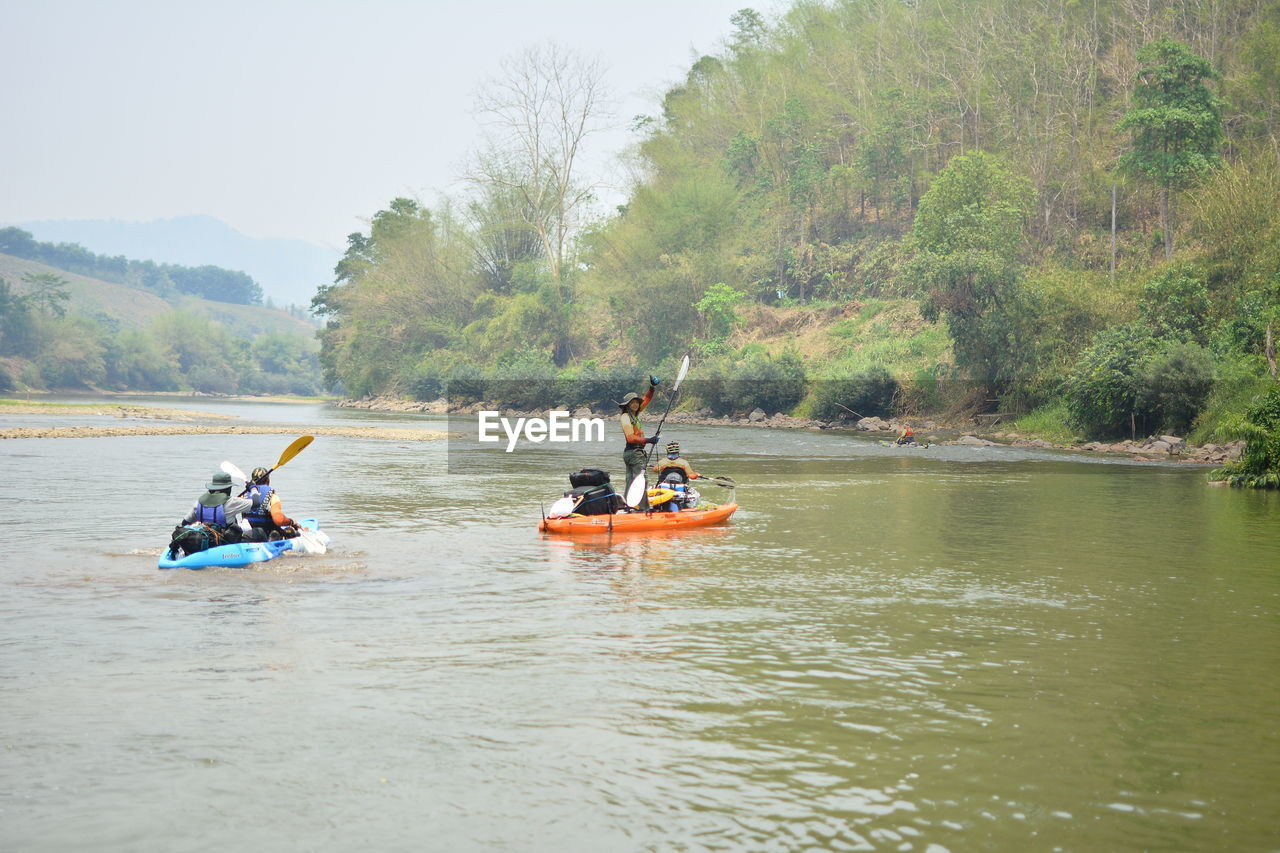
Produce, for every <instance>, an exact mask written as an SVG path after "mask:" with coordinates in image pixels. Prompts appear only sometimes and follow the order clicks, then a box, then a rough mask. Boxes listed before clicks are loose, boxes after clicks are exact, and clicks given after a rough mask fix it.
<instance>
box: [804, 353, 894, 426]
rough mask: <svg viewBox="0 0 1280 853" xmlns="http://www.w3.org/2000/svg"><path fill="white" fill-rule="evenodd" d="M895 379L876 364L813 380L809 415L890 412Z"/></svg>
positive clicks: (827, 417) (832, 417) (829, 416)
mask: <svg viewBox="0 0 1280 853" xmlns="http://www.w3.org/2000/svg"><path fill="white" fill-rule="evenodd" d="M897 393H898V381H897V380H896V379H894V378H893V375H892V374H890V373H889V371H888V370H887V369H885V368H884V367H881V366H879V365H876V366H873V367H869V368H867V369H865V370H863V371H860V372H858V373H854V374H847V375H829V376H828V377H827V378H826V379H822V380H820V381H819V382H817V383H816V385H815V387H814V392H813V397H814V399H813V406H812V411H813V415H814V417H816V418H819V419H822V420H836V419H838V418H842V417H849V416H850V414H851V412H855V413H857V416H860V417H886V416H888V415H891V414H893V409H894V398H895V397H896V395H897Z"/></svg>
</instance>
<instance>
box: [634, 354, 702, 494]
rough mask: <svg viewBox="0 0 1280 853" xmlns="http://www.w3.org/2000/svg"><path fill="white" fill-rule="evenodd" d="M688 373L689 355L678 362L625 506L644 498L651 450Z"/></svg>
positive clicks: (656, 442) (660, 433) (654, 446)
mask: <svg viewBox="0 0 1280 853" xmlns="http://www.w3.org/2000/svg"><path fill="white" fill-rule="evenodd" d="M688 372H689V354H688V353H685V356H684V358H683V359H681V361H680V372H679V373H677V374H676V381H675V384H674V385H672V386H671V393H670V394H669V395H668V396H667V410H666V411H665V412H663V413H662V418H661V419H660V420H659V421H658V428H657V429H655V430H654V431H653V438H654V441H653V444H651V445H649V452H648V453H646V454H645V456H644V467H643V468H641V469H640V473H639V474H637V475H636V476H635V479H634V480H632V481H631V484H630V485H629V486H627V494H626V497H625V500H626V502H627V506H629V507H635V506H637V505H638V504H639V503H640V499H641V498H643V497H644V490H645V487H646V482H647V481H646V480H645V471H647V470H648V468H649V460H650V459H652V458H653V450H654V448H656V447H657V446H658V441H657V439H658V436H660V435H662V425H663V424H664V423H666V422H667V415H669V414H670V413H671V404H672V403H674V402H675V400H676V392H677V391H679V390H680V383H681V382H683V381H684V377H685V375H686V374H687V373H688Z"/></svg>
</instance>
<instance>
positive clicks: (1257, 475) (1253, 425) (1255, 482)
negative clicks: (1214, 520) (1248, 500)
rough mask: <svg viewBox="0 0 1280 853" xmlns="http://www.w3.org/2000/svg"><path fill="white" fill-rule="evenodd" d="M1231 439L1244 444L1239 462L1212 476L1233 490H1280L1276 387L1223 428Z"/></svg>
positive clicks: (1279, 399)
mask: <svg viewBox="0 0 1280 853" xmlns="http://www.w3.org/2000/svg"><path fill="white" fill-rule="evenodd" d="M1224 432H1226V433H1227V434H1228V435H1229V436H1230V437H1232V438H1243V439H1244V440H1245V446H1244V452H1243V453H1242V454H1241V456H1240V459H1239V460H1238V461H1236V462H1234V463H1232V464H1230V465H1226V466H1224V467H1222V468H1219V469H1218V470H1216V471H1214V472H1213V476H1214V477H1215V478H1217V479H1220V480H1226V481H1227V482H1228V483H1230V484H1231V485H1233V486H1247V487H1250V488H1255V489H1275V488H1280V385H1275V384H1273V385H1272V386H1271V387H1270V389H1268V391H1267V393H1266V394H1263V395H1262V396H1261V397H1258V398H1256V399H1255V400H1254V403H1253V405H1251V406H1250V407H1249V410H1248V411H1247V412H1245V416H1244V417H1243V418H1237V419H1235V420H1234V421H1232V422H1231V423H1229V424H1227V425H1226V426H1225V427H1224Z"/></svg>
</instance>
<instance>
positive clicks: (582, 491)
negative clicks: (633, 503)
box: [565, 483, 622, 515]
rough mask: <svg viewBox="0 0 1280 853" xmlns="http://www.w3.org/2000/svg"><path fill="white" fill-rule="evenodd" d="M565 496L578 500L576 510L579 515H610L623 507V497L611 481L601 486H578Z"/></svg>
mask: <svg viewBox="0 0 1280 853" xmlns="http://www.w3.org/2000/svg"><path fill="white" fill-rule="evenodd" d="M565 496H566V497H570V498H573V499H574V501H576V502H577V508H576V509H575V510H574V512H576V513H578V514H579V515H609V514H610V513H613V512H616V511H617V510H619V509H621V508H622V497H621V496H620V495H619V494H618V493H617V492H615V491H614V490H613V486H612V485H610V484H609V483H604V484H603V485H599V486H578V487H577V488H575V489H573V490H572V491H569V492H566V493H565Z"/></svg>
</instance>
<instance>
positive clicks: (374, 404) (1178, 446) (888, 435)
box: [335, 396, 1244, 465]
mask: <svg viewBox="0 0 1280 853" xmlns="http://www.w3.org/2000/svg"><path fill="white" fill-rule="evenodd" d="M335 405H337V406H339V407H342V408H348V409H364V410H367V411H375V412H404V413H409V414H412V413H417V414H429V415H471V414H475V413H477V412H479V411H481V410H485V409H492V408H494V407H493V406H486V405H483V404H478V403H477V404H470V405H465V406H450V405H449V403H448V402H447V401H445V400H443V399H441V400H431V401H425V402H424V401H418V400H402V399H398V398H395V397H388V396H383V397H366V398H364V399H360V400H339V401H337V402H336V403H335ZM503 414H504V415H508V416H513V415H537V414H541V413H535V412H514V411H504V412H503ZM572 414H573V416H574V417H605V418H608V417H613V416H614V414H616V413H615V412H613V411H608V412H601V411H592V410H590V409H587V408H579V409H577V410H576V411H574V412H573V413H572ZM667 422H668V423H672V424H689V425H692V426H739V427H758V428H763V429H821V430H841V431H847V432H852V433H858V432H867V433H872V434H878V436H879V437H881V438H884V439H892V438H896V437H897V436H898V434H899V433H900V432H901V431H902V427H903V426H905V425H908V424H909V425H910V426H911V428H912V429H913V430H915V433H916V437H917V440H918V441H920V442H922V443H929V444H939V445H956V446H961V447H1030V448H1040V449H1045V450H1065V451H1071V452H1078V453H1089V454H1105V455H1112V456H1125V457H1128V458H1130V459H1133V460H1134V461H1138V462H1184V463H1189V464H1196V465H1222V464H1224V463H1227V462H1231V461H1234V460H1236V459H1239V458H1240V454H1241V453H1242V452H1243V450H1244V442H1243V441H1235V442H1232V443H1230V444H1205V445H1200V446H1197V445H1193V444H1188V443H1187V441H1186V439H1184V438H1182V437H1180V436H1174V435H1161V436H1152V437H1149V438H1146V439H1142V440H1137V441H1134V440H1126V441H1120V442H1115V443H1105V442H1098V441H1093V442H1089V443H1087V444H1055V443H1053V442H1051V441H1046V440H1045V439H1043V438H1036V437H1032V436H1026V435H1022V434H1021V433H1017V432H1009V431H1000V432H997V431H993V430H990V429H988V430H982V429H980V428H979V427H977V426H976V425H971V426H967V427H965V426H944V425H941V424H938V423H937V422H935V421H932V420H916V419H898V418H893V419H890V420H887V421H886V420H883V419H881V418H861V419H860V420H857V421H854V420H841V421H819V420H814V419H813V418H797V417H792V416H791V415H787V414H783V413H781V412H779V413H777V414H774V415H769V414H767V413H766V412H764V411H763V410H761V409H756V410H755V411H753V412H751V413H750V414H748V415H747V416H746V417H717V416H714V415H712V414H710V412H707V411H705V410H704V411H695V412H672V413H671V414H670V415H669V416H668V417H667Z"/></svg>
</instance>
